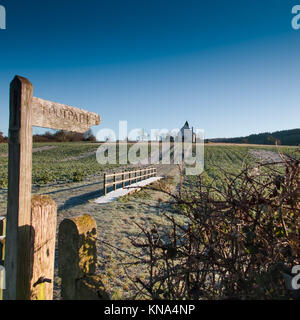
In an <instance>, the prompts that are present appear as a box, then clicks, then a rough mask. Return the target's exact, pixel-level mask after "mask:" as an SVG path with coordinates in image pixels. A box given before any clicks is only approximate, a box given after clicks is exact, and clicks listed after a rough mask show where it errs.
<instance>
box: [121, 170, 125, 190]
mask: <svg viewBox="0 0 300 320" xmlns="http://www.w3.org/2000/svg"><path fill="white" fill-rule="evenodd" d="M124 180H125V174H124V173H123V174H122V188H124V186H125V183H124Z"/></svg>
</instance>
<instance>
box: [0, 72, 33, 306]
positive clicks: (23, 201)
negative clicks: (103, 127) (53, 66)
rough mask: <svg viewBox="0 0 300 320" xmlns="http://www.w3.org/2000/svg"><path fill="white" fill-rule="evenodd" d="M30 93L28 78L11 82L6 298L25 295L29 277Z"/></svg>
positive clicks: (31, 88)
mask: <svg viewBox="0 0 300 320" xmlns="http://www.w3.org/2000/svg"><path fill="white" fill-rule="evenodd" d="M32 94H33V86H32V84H31V83H30V82H29V80H27V79H25V78H22V77H18V76H16V77H15V78H14V80H13V81H12V82H11V85H10V119H9V140H8V143H9V160H8V205H7V237H6V254H5V270H6V287H7V288H6V290H5V292H4V298H5V299H7V300H16V299H28V297H29V282H30V281H29V280H30V247H29V245H28V244H29V243H30V236H31V227H30V224H31V221H30V219H31V179H32V177H31V175H32V122H31V117H32V106H31V102H32Z"/></svg>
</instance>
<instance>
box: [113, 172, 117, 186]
mask: <svg viewBox="0 0 300 320" xmlns="http://www.w3.org/2000/svg"><path fill="white" fill-rule="evenodd" d="M115 174H116V173H115V172H114V180H113V182H114V190H117V184H116V176H115Z"/></svg>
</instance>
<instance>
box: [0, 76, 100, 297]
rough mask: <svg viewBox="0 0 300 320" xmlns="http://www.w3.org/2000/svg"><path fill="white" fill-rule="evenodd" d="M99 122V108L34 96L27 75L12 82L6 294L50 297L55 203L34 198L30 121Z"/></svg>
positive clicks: (57, 124) (77, 126)
mask: <svg viewBox="0 0 300 320" xmlns="http://www.w3.org/2000/svg"><path fill="white" fill-rule="evenodd" d="M100 121H101V119H100V116H99V115H98V114H96V113H93V112H87V111H85V110H82V109H79V108H74V107H70V106H66V105H62V104H59V103H55V102H51V101H46V100H42V99H39V98H35V97H33V86H32V84H31V83H30V81H29V80H27V79H25V78H23V77H19V76H16V77H15V78H14V80H13V81H12V82H11V85H10V119H9V162H8V205H7V227H6V252H5V272H6V290H5V291H4V298H5V299H7V300H16V299H22V300H24V299H25V300H26V299H35V298H37V299H40V298H44V299H51V298H52V294H51V293H50V292H51V289H53V274H52V279H51V278H50V279H49V277H51V275H49V273H51V272H52V270H53V267H50V269H49V270H50V271H49V270H48V271H47V272H46V273H48V274H43V272H44V269H43V268H44V267H46V265H48V264H49V261H48V262H47V263H46V264H45V261H42V260H43V257H44V256H45V257H48V259H53V261H52V262H50V263H53V264H54V249H55V241H53V239H54V240H55V232H54V230H56V206H55V204H53V203H52V204H51V200H49V199H37V198H35V200H34V201H32V198H31V181H32V126H38V127H44V128H50V129H60V130H66V131H74V132H79V133H83V132H85V131H87V130H88V129H89V128H90V127H91V126H94V125H98V124H100ZM43 203H44V204H43ZM32 206H37V207H32ZM54 215H55V217H54ZM46 217H47V218H46ZM50 244H51V245H50ZM47 277H48V278H47ZM45 284H47V285H48V284H50V285H48V287H47V288H46V287H45ZM39 286H40V287H39ZM41 288H44V291H43V290H42V289H41ZM42 291H43V292H42Z"/></svg>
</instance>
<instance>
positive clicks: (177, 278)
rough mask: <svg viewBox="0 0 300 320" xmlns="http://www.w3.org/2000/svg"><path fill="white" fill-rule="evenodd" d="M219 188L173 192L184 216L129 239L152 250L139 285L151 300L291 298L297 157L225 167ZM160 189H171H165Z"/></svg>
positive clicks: (298, 259) (297, 242)
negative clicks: (288, 280)
mask: <svg viewBox="0 0 300 320" xmlns="http://www.w3.org/2000/svg"><path fill="white" fill-rule="evenodd" d="M224 175H225V177H226V178H225V179H224V181H223V184H222V187H218V188H217V187H215V186H213V185H204V184H203V182H202V177H201V176H200V177H199V183H198V187H197V191H196V192H195V191H191V190H183V188H182V183H181V188H180V191H179V192H178V193H177V194H171V193H170V194H169V195H170V196H171V197H172V198H173V199H174V201H172V206H173V208H174V209H175V210H176V211H177V212H178V213H180V214H181V215H183V216H184V217H185V218H186V221H187V222H186V223H179V222H177V221H175V219H174V218H173V217H172V216H170V215H166V217H167V218H168V219H169V220H170V221H171V225H172V228H171V229H168V230H165V231H164V232H161V231H159V230H157V229H156V228H155V227H153V228H152V229H149V230H148V229H146V228H144V227H143V226H139V227H140V229H141V230H142V232H143V233H144V238H143V239H141V238H137V239H132V244H133V245H134V246H135V247H137V248H140V249H141V251H143V253H144V254H145V253H147V256H148V258H147V261H146V262H143V263H146V265H147V270H148V276H147V279H146V280H144V279H141V278H139V277H137V278H136V279H135V280H136V283H137V284H138V288H139V290H140V293H141V292H142V293H143V296H144V298H148V299H149V298H150V299H192V300H194V299H288V298H293V297H295V296H294V295H293V292H291V291H289V290H287V289H286V285H285V282H284V276H283V274H284V273H286V274H289V273H290V271H291V269H292V267H293V266H294V265H298V264H300V201H299V199H300V180H299V161H298V160H296V159H293V158H288V159H287V158H286V157H282V161H281V162H280V163H276V164H275V163H273V164H270V163H268V164H259V165H257V167H256V168H250V167H247V168H246V169H245V170H243V171H242V172H241V173H240V174H238V175H232V174H228V173H226V172H224ZM161 191H162V192H165V193H168V191H166V190H161Z"/></svg>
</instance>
